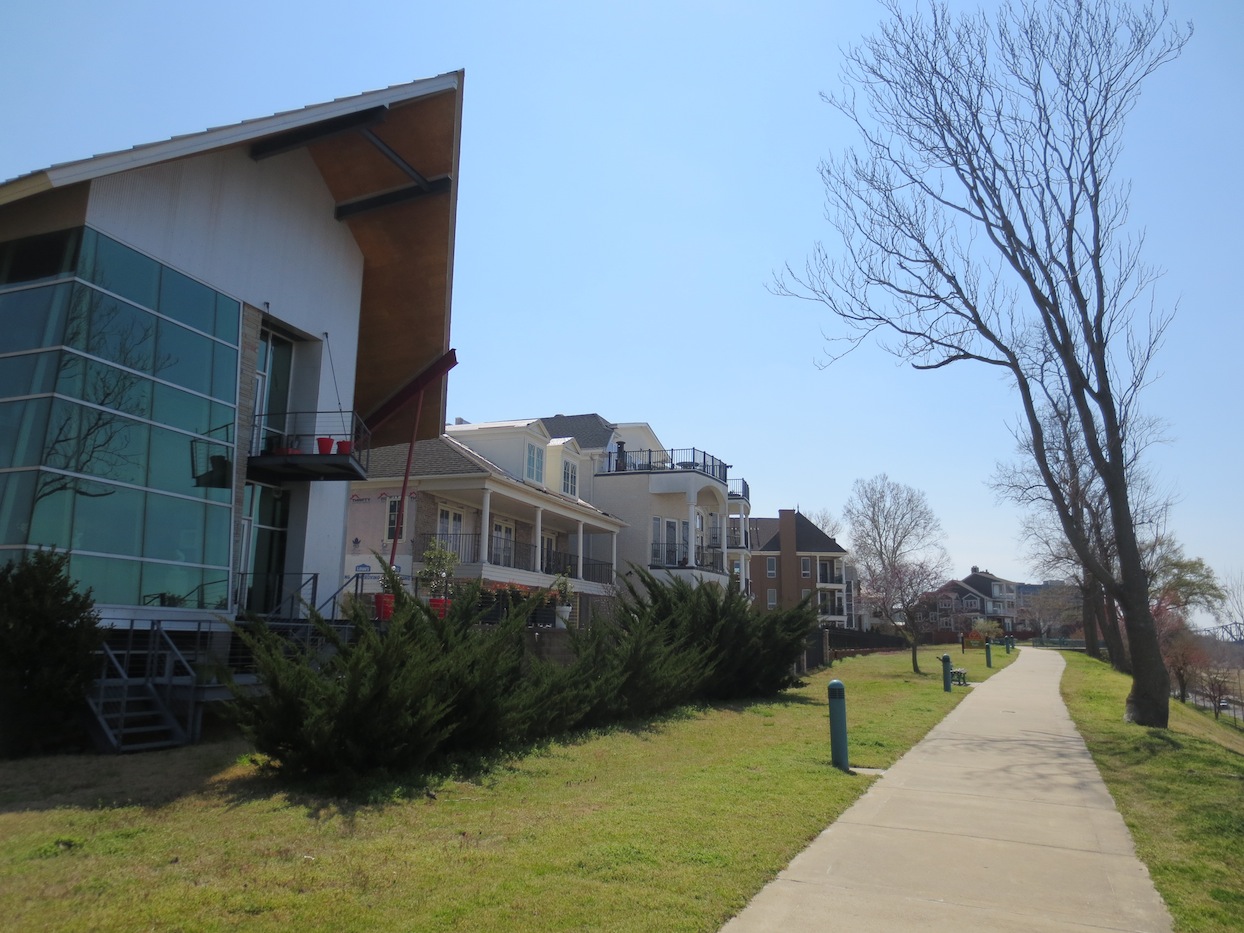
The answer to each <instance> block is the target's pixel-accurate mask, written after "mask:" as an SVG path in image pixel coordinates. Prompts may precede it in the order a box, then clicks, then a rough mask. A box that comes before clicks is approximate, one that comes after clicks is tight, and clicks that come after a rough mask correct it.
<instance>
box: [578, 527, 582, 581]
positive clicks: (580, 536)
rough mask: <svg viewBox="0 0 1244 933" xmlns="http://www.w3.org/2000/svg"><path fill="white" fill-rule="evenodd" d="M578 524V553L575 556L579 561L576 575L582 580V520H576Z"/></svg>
mask: <svg viewBox="0 0 1244 933" xmlns="http://www.w3.org/2000/svg"><path fill="white" fill-rule="evenodd" d="M578 525H579V554H578V558H577V559H578V561H579V571H578V576H579V579H580V580H582V579H583V522H582V521H580V522H578Z"/></svg>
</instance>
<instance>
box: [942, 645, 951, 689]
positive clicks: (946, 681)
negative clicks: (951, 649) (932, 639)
mask: <svg viewBox="0 0 1244 933" xmlns="http://www.w3.org/2000/svg"><path fill="white" fill-rule="evenodd" d="M942 689H943V690H945V691H946V692H947V693H950V655H948V654H944V655H942Z"/></svg>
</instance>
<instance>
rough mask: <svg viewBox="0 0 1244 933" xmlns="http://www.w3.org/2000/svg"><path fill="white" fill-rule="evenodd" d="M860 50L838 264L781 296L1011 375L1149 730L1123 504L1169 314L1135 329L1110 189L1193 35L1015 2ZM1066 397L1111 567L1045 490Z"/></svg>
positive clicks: (1153, 712)
mask: <svg viewBox="0 0 1244 933" xmlns="http://www.w3.org/2000/svg"><path fill="white" fill-rule="evenodd" d="M888 7H889V11H890V14H891V18H890V20H889V22H887V23H885V24H883V25H882V26H881V32H880V34H879V35H878V36H876V37H874V38H871V39H868V40H866V41H865V42H864V43H863V44H862V45H861V46H858V47H855V48H853V49H851V50H849V51H848V52H847V64H846V66H845V71H844V77H845V79H846V83H847V85H848V87H849V88H850V91H849V92H848V93H847V94H844V95H842V96H840V97H837V98H829V100H830V102H831V103H832V104H834V105H835V106H836V107H837V108H838V109H839V110H840V111H841V112H842V113H843V114H845V115H846V116H847V117H848V118H849V119H850V120H852V122H853V123H854V124H855V126H856V128H857V130H858V131H859V133H860V134H861V137H862V140H863V143H862V149H861V150H860V151H852V152H848V153H846V154H845V155H844V156H843V157H842V158H840V159H837V160H830V161H827V162H825V163H824V164H823V165H822V167H821V174H822V178H823V180H824V182H825V190H826V195H827V199H828V202H829V214H830V219H831V221H832V222H833V223H834V225H835V226H836V227H837V229H838V231H839V232H840V233H841V234H842V237H843V240H844V244H845V257H844V258H843V260H842V261H840V262H836V261H834V260H832V259H831V258H830V256H829V254H828V252H827V251H826V249H825V248H824V247H823V246H819V245H818V247H817V248H816V250H815V252H814V254H813V255H812V257H811V258H810V259H809V260H808V263H807V265H806V267H805V268H804V270H803V271H802V272H801V273H795V272H794V271H793V270H791V269H790V268H789V267H788V269H787V271H786V275H785V276H784V277H782V278H780V279H779V281H778V285H777V288H778V291H779V292H781V293H785V294H790V295H795V296H798V297H802V298H807V299H811V300H816V301H819V302H822V303H823V304H824V305H825V306H826V307H827V308H828V309H829V311H830V312H831V314H832V315H834V316H835V317H836V318H837V319H838V320H839V321H840V322H841V323H843V324H844V325H846V335H845V336H844V337H842V338H841V339H843V340H845V341H846V342H847V343H846V349H843V350H841V351H840V352H835V353H831V359H832V358H833V357H835V356H837V355H840V354H841V352H847V350H849V349H850V348H851V347H854V346H856V345H858V344H859V343H860V342H861V341H863V340H865V339H867V338H869V337H870V336H872V335H878V336H879V339H880V341H881V344H882V346H883V347H884V348H885V349H887V350H889V351H890V352H892V353H894V354H896V355H897V356H899V357H900V358H902V359H906V360H908V361H910V362H911V363H912V365H913V366H915V367H916V368H919V369H935V368H938V367H942V366H948V365H950V364H952V363H956V362H960V361H964V360H972V361H976V362H978V363H983V364H985V365H987V366H991V367H995V368H996V369H997V370H998V371H1001V372H1004V373H1006V374H1008V376H1009V377H1010V380H1011V382H1012V383H1013V385H1014V386H1015V388H1016V390H1017V392H1018V394H1019V398H1020V402H1021V406H1022V412H1023V424H1024V425H1025V431H1026V433H1027V434H1029V435H1030V436H1031V438H1032V445H1031V448H1032V453H1033V456H1034V458H1035V463H1036V467H1037V470H1038V472H1039V474H1040V477H1041V480H1042V482H1043V483H1044V485H1045V487H1046V489H1047V490H1048V492H1049V497H1050V501H1051V503H1052V505H1053V508H1054V510H1055V514H1057V515H1058V517H1059V522H1060V524H1061V525H1062V528H1063V532H1064V534H1065V535H1066V537H1067V539H1068V541H1069V543H1070V544H1071V545H1072V548H1073V550H1074V551H1075V553H1076V555H1077V556H1078V557H1079V558H1080V560H1081V562H1082V563H1083V565H1084V566H1085V567H1086V568H1088V569H1089V571H1090V572H1091V573H1092V575H1093V577H1094V578H1095V579H1096V580H1097V581H1099V582H1100V584H1101V585H1102V586H1103V587H1104V589H1105V590H1106V592H1107V594H1108V595H1109V596H1110V598H1111V601H1112V602H1113V603H1114V604H1116V605H1117V606H1118V607H1119V609H1120V610H1121V612H1122V616H1123V621H1124V624H1125V626H1126V630H1127V636H1128V643H1129V648H1130V651H1131V660H1132V669H1133V670H1132V689H1131V692H1130V694H1129V695H1128V698H1127V707H1126V717H1127V718H1128V719H1129V720H1132V721H1135V722H1138V723H1141V724H1144V725H1150V726H1160V727H1164V726H1166V724H1167V716H1168V713H1169V699H1170V698H1169V686H1170V677H1169V675H1168V673H1167V671H1166V668H1165V666H1164V665H1163V663H1162V656H1161V652H1160V650H1159V647H1158V641H1157V633H1156V630H1155V627H1154V623H1153V618H1152V615H1151V614H1150V612H1149V592H1148V581H1147V579H1146V576H1145V570H1144V565H1143V561H1142V557H1141V553H1140V546H1139V543H1138V541H1137V536H1136V529H1135V526H1134V516H1133V514H1132V502H1131V498H1130V496H1129V489H1128V475H1127V467H1128V455H1129V447H1128V432H1129V429H1130V427H1131V425H1132V424H1133V423H1134V420H1135V419H1136V418H1137V417H1139V415H1138V400H1139V394H1140V391H1141V389H1142V388H1143V387H1144V385H1145V383H1146V382H1147V379H1148V369H1149V365H1150V363H1151V362H1152V360H1153V358H1154V355H1155V353H1156V350H1157V348H1158V346H1159V344H1160V342H1161V339H1162V334H1163V331H1164V329H1165V327H1166V325H1167V323H1168V320H1169V318H1168V317H1167V316H1164V315H1160V314H1153V313H1151V314H1149V316H1148V317H1147V318H1146V317H1145V316H1144V315H1139V314H1137V305H1138V304H1139V303H1140V300H1141V299H1142V297H1143V296H1144V294H1145V293H1146V292H1147V291H1149V289H1150V287H1151V285H1152V282H1153V280H1154V277H1155V273H1154V271H1153V270H1151V269H1150V268H1148V267H1146V266H1145V265H1143V264H1142V262H1141V260H1140V247H1141V244H1142V240H1143V238H1142V237H1139V236H1132V237H1129V236H1128V235H1127V233H1126V231H1125V226H1126V223H1127V193H1128V192H1127V187H1126V185H1120V184H1118V183H1116V182H1114V181H1113V180H1112V174H1113V170H1114V167H1115V164H1116V162H1117V160H1118V156H1119V153H1120V150H1121V136H1122V130H1123V126H1124V123H1125V121H1126V117H1127V115H1128V114H1129V113H1130V111H1131V109H1132V107H1133V106H1134V105H1135V103H1136V101H1137V99H1138V97H1139V93H1140V86H1141V83H1142V82H1143V80H1144V79H1145V78H1146V77H1147V76H1149V75H1150V74H1152V73H1153V72H1154V71H1155V70H1156V69H1157V68H1159V67H1160V66H1161V65H1163V64H1165V63H1166V62H1169V61H1171V60H1172V59H1174V58H1176V57H1177V56H1178V54H1179V52H1180V51H1181V50H1182V48H1183V45H1184V43H1185V42H1186V41H1187V38H1188V35H1189V34H1190V33H1189V31H1180V30H1179V29H1178V28H1176V27H1174V26H1172V25H1171V24H1170V23H1169V22H1168V18H1167V11H1166V9H1165V8H1164V7H1163V8H1159V9H1156V10H1155V8H1154V5H1153V3H1152V2H1150V3H1149V4H1148V5H1146V6H1143V7H1142V8H1140V9H1138V10H1135V9H1132V8H1131V7H1130V6H1128V5H1126V4H1124V3H1123V2H1121V0H1044V2H1038V0H1019V2H1018V3H1014V4H1013V3H1004V4H1003V5H1002V6H1001V7H1000V8H999V9H998V11H997V14H996V17H995V18H994V19H993V20H992V21H991V20H990V19H989V17H988V16H987V15H986V14H985V13H983V12H982V13H976V14H968V15H963V16H952V15H951V13H950V12H949V11H948V9H947V7H946V6H945V4H943V3H937V2H934V3H932V4H931V9H930V12H929V14H928V18H927V20H926V19H925V17H924V16H923V15H922V14H920V13H918V12H917V13H911V14H908V13H905V12H903V11H902V10H901V9H900V8H899V5H898V2H897V0H889V2H888ZM1062 400H1066V401H1067V402H1068V403H1069V406H1070V409H1069V410H1070V412H1071V414H1072V415H1073V417H1074V419H1075V420H1074V424H1075V426H1076V430H1077V433H1078V434H1079V436H1080V439H1081V440H1082V441H1083V443H1084V446H1085V449H1086V451H1087V453H1088V463H1089V464H1090V466H1091V469H1092V473H1093V475H1094V477H1095V480H1096V481H1097V482H1100V484H1101V488H1102V492H1103V494H1104V496H1105V499H1106V502H1107V504H1108V518H1109V525H1110V530H1111V533H1112V537H1113V542H1114V546H1115V548H1116V552H1117V558H1116V559H1117V562H1118V572H1117V573H1115V572H1113V569H1112V568H1110V567H1107V566H1105V565H1103V563H1102V561H1101V557H1100V554H1099V553H1098V552H1097V550H1096V549H1095V548H1094V547H1093V546H1092V542H1091V541H1089V540H1087V538H1086V536H1085V534H1084V532H1083V529H1082V528H1081V526H1080V525H1079V524H1077V522H1076V520H1075V505H1074V503H1072V502H1070V501H1069V500H1068V498H1067V496H1066V494H1065V492H1064V490H1063V489H1061V488H1060V487H1059V477H1058V470H1057V469H1056V465H1055V464H1054V463H1052V462H1051V461H1050V458H1049V452H1050V450H1051V449H1054V450H1056V449H1058V445H1057V444H1055V445H1052V446H1051V445H1049V444H1047V442H1046V438H1045V424H1044V423H1043V409H1044V407H1045V406H1047V405H1051V404H1058V403H1060V402H1061V401H1062Z"/></svg>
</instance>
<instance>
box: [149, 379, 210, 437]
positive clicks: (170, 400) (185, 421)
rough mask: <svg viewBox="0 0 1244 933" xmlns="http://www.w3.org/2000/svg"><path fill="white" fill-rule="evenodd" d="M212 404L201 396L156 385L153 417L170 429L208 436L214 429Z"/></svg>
mask: <svg viewBox="0 0 1244 933" xmlns="http://www.w3.org/2000/svg"><path fill="white" fill-rule="evenodd" d="M211 409H212V403H211V402H209V401H208V400H207V399H205V398H203V397H202V396H199V395H191V394H190V393H189V392H182V391H181V390H180V389H174V388H173V387H172V386H166V385H161V384H159V383H156V387H155V405H154V407H153V409H152V417H153V418H154V419H155V420H156V421H158V422H160V424H167V425H169V426H170V427H175V428H182V429H183V430H186V431H193V432H194V433H196V434H206V433H207V432H208V430H209V429H210V428H211V427H212V424H211V420H212V419H211Z"/></svg>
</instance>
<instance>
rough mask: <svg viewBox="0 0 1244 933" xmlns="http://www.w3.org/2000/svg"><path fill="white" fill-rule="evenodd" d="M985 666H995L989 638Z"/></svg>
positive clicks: (986, 644)
mask: <svg viewBox="0 0 1244 933" xmlns="http://www.w3.org/2000/svg"><path fill="white" fill-rule="evenodd" d="M985 666H986V667H993V651H992V650H991V649H990V647H989V639H988V638H986V639H985Z"/></svg>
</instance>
